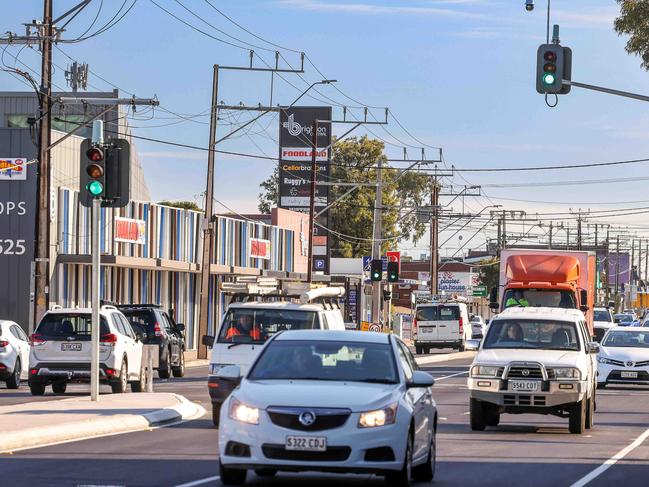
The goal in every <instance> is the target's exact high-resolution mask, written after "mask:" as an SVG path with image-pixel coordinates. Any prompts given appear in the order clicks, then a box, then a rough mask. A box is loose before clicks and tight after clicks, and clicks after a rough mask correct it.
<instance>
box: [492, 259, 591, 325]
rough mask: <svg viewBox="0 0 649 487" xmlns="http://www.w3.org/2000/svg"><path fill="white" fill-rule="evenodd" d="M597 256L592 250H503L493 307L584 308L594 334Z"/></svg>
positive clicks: (493, 290) (500, 309)
mask: <svg viewBox="0 0 649 487" xmlns="http://www.w3.org/2000/svg"><path fill="white" fill-rule="evenodd" d="M595 282H596V257H595V253H593V252H585V251H560V250H525V249H512V250H503V251H502V252H501V255H500V277H499V289H496V288H494V289H492V290H491V295H490V301H491V303H490V307H491V308H492V309H493V310H494V311H503V310H504V309H505V308H508V307H511V306H530V307H542V306H543V307H550V308H575V309H579V310H581V311H583V312H584V315H586V322H587V324H588V329H589V331H590V333H591V335H592V334H593V309H594V306H595V285H596V284H595Z"/></svg>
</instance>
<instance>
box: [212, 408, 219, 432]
mask: <svg viewBox="0 0 649 487" xmlns="http://www.w3.org/2000/svg"><path fill="white" fill-rule="evenodd" d="M220 416H221V404H220V403H216V402H213V403H212V423H213V424H214V426H216V427H217V428H218V427H219V418H220Z"/></svg>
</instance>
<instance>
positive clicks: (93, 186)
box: [86, 181, 104, 196]
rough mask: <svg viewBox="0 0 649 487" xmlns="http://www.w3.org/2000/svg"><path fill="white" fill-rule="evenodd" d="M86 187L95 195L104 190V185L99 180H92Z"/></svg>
mask: <svg viewBox="0 0 649 487" xmlns="http://www.w3.org/2000/svg"><path fill="white" fill-rule="evenodd" d="M86 189H87V190H88V192H89V193H90V194H91V195H93V196H99V195H101V193H103V192H104V186H103V185H102V184H101V183H100V182H99V181H91V182H90V183H88V184H87V185H86Z"/></svg>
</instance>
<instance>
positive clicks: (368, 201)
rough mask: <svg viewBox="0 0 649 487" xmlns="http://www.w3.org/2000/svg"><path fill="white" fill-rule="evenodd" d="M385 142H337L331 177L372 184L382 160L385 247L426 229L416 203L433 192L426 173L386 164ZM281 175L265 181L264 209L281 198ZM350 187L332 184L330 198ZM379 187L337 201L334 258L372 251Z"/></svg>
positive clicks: (332, 220)
mask: <svg viewBox="0 0 649 487" xmlns="http://www.w3.org/2000/svg"><path fill="white" fill-rule="evenodd" d="M383 150H384V144H383V142H381V141H379V140H375V139H370V138H368V137H367V136H363V137H352V138H349V139H346V140H343V141H340V142H338V143H336V144H335V145H334V146H333V151H332V152H333V154H332V160H333V161H334V164H332V167H331V181H332V182H336V181H341V182H356V183H374V182H376V177H377V168H376V166H377V164H378V162H379V160H381V161H382V163H383V167H384V169H383V174H382V176H383V182H384V185H383V192H382V196H383V211H382V223H383V238H385V239H386V240H384V241H383V243H382V250H383V251H385V250H389V249H391V248H392V249H394V248H396V245H397V243H398V242H399V241H402V240H412V241H414V242H417V241H418V240H419V239H420V238H421V237H422V236H423V234H424V232H425V230H426V226H427V225H426V224H424V223H420V222H419V221H418V219H417V217H416V213H415V212H414V211H410V210H411V209H412V208H413V207H419V206H422V205H424V204H425V202H426V201H427V200H428V198H429V195H430V188H431V186H430V185H431V180H430V178H429V177H428V176H425V175H422V174H419V173H416V172H414V171H408V172H406V173H403V174H402V173H401V172H400V171H399V170H398V169H395V168H392V167H390V166H389V165H388V163H387V160H386V157H385V155H383ZM278 183H279V174H278V170H277V169H275V171H274V172H273V174H272V176H271V177H269V178H268V179H267V180H266V181H264V182H263V183H261V185H260V186H261V188H262V192H261V193H260V194H259V199H260V203H259V209H260V211H266V212H268V211H270V207H271V206H274V205H276V204H277V201H278ZM349 189H350V188H349V186H332V187H331V189H330V198H329V199H330V201H334V200H335V199H336V198H338V197H340V196H342V195H343V194H344V193H345V192H347V191H348V190H349ZM375 191H376V190H375V188H374V187H372V186H361V187H360V188H359V189H357V190H355V191H354V192H353V193H352V194H351V195H350V196H348V197H346V198H344V199H342V200H340V201H339V202H338V203H336V204H334V206H332V208H331V209H330V212H329V228H330V229H331V230H332V231H331V232H330V233H329V237H330V239H331V248H332V250H333V252H332V256H334V257H361V256H363V255H369V254H371V251H372V240H371V239H372V231H373V221H374V203H375V197H376V193H375Z"/></svg>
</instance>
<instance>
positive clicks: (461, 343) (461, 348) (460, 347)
mask: <svg viewBox="0 0 649 487" xmlns="http://www.w3.org/2000/svg"><path fill="white" fill-rule="evenodd" d="M457 351H458V352H464V340H461V341H460V344H459V345H458V346H457Z"/></svg>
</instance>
